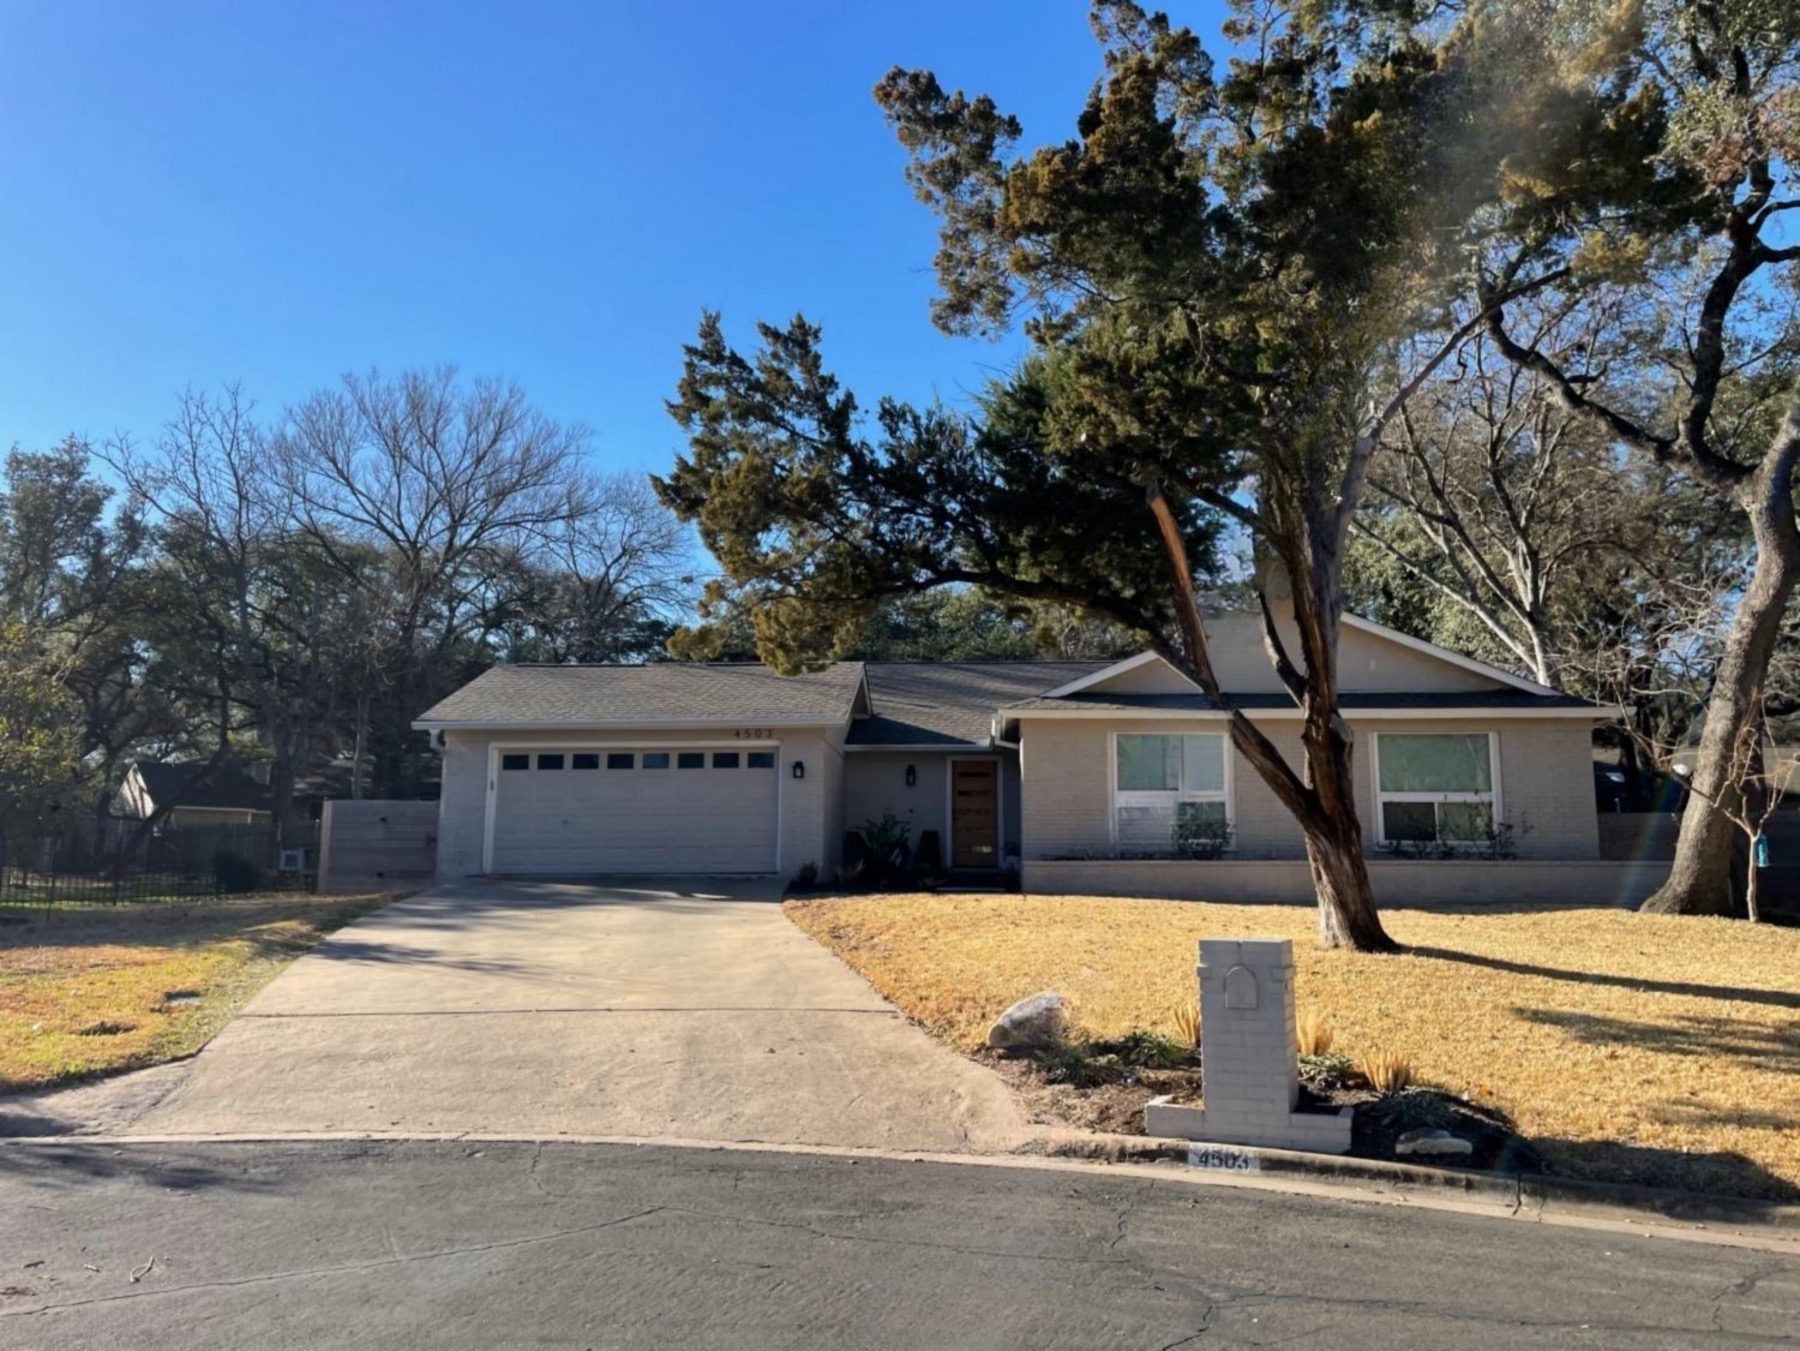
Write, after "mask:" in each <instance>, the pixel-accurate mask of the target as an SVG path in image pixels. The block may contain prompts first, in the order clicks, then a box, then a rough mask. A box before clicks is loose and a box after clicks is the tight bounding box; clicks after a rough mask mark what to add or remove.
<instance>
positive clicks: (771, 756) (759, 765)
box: [744, 751, 775, 769]
mask: <svg viewBox="0 0 1800 1351" xmlns="http://www.w3.org/2000/svg"><path fill="white" fill-rule="evenodd" d="M744 763H745V764H746V765H748V766H749V767H750V768H751V769H773V768H775V752H774V751H751V752H750V754H748V755H746V756H745V757H744Z"/></svg>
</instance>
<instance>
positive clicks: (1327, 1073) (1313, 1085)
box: [1299, 1055, 1356, 1093]
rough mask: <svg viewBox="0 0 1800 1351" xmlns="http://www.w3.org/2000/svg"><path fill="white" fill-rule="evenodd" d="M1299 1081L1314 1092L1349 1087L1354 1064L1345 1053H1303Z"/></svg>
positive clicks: (1354, 1071) (1329, 1091) (1354, 1067)
mask: <svg viewBox="0 0 1800 1351" xmlns="http://www.w3.org/2000/svg"><path fill="white" fill-rule="evenodd" d="M1299 1069H1300V1082H1301V1083H1303V1084H1305V1085H1306V1086H1307V1087H1308V1088H1310V1089H1312V1091H1313V1092H1315V1093H1333V1092H1336V1091H1337V1090H1338V1089H1340V1088H1348V1087H1350V1081H1351V1079H1352V1078H1353V1077H1354V1076H1355V1073H1356V1065H1355V1062H1353V1061H1352V1060H1351V1059H1350V1057H1349V1056H1347V1055H1303V1056H1301V1057H1300V1065H1299Z"/></svg>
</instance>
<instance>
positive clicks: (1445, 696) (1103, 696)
mask: <svg viewBox="0 0 1800 1351" xmlns="http://www.w3.org/2000/svg"><path fill="white" fill-rule="evenodd" d="M1225 697H1226V699H1227V700H1229V701H1230V703H1231V704H1232V705H1234V706H1236V707H1238V708H1241V709H1243V710H1244V711H1245V712H1248V713H1256V712H1282V711H1286V712H1295V713H1297V712H1298V711H1299V708H1298V706H1297V705H1296V704H1295V703H1294V701H1293V700H1292V699H1290V698H1289V697H1288V696H1287V695H1285V694H1269V693H1254V694H1227V695H1226V696H1225ZM1338 707H1339V708H1340V709H1342V710H1343V711H1344V712H1345V713H1349V714H1353V715H1354V714H1356V713H1358V712H1363V713H1370V712H1385V711H1395V712H1406V713H1431V712H1434V711H1442V712H1445V713H1463V712H1467V711H1471V710H1480V711H1483V712H1501V713H1504V712H1521V713H1544V712H1550V711H1553V710H1557V711H1561V710H1576V711H1583V712H1589V713H1593V714H1595V715H1597V716H1602V717H1604V716H1610V714H1611V710H1610V709H1604V708H1601V707H1600V706H1599V705H1597V704H1593V703H1589V702H1588V701H1587V700H1586V699H1579V698H1577V697H1576V696H1574V695H1572V694H1531V693H1528V692H1527V691H1525V690H1511V689H1508V690H1460V691H1449V692H1433V693H1430V694H1425V693H1414V692H1408V691H1395V692H1393V693H1360V694H1357V693H1340V694H1339V695H1338ZM1001 711H1002V712H1003V713H1005V714H1006V715H1007V716H1008V717H1017V716H1019V715H1020V714H1026V715H1029V714H1032V713H1045V712H1056V713H1070V712H1085V713H1156V712H1164V713H1217V712H1220V711H1221V705H1219V704H1216V703H1214V702H1213V701H1212V700H1211V699H1209V698H1207V697H1206V696H1205V695H1204V694H1108V693H1106V692H1104V691H1098V690H1093V691H1090V690H1084V691H1081V692H1080V693H1076V694H1065V695H1059V696H1057V697H1056V698H1048V697H1038V698H1033V699H1021V700H1016V701H1014V702H1013V703H1011V704H1008V705H1006V707H1005V708H1003V709H1002V710H1001Z"/></svg>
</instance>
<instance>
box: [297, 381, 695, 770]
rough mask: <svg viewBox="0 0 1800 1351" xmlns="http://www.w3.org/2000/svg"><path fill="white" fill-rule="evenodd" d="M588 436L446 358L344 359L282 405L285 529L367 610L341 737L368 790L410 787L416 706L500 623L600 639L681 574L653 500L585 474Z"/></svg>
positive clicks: (456, 676)
mask: <svg viewBox="0 0 1800 1351" xmlns="http://www.w3.org/2000/svg"><path fill="white" fill-rule="evenodd" d="M588 441H589V434H588V432H587V430H586V429H585V428H582V427H580V426H571V425H565V424H562V423H560V422H558V421H556V420H555V419H554V418H551V417H550V416H548V415H547V414H546V413H544V412H542V411H541V410H539V409H537V408H535V407H533V406H532V404H531V403H530V401H529V399H528V398H527V397H526V395H525V392H524V390H523V389H521V388H520V387H519V386H517V385H516V384H511V383H508V382H506V381H501V380H491V379H477V380H464V379H463V378H461V377H460V376H459V375H458V374H457V372H456V371H455V370H454V369H451V368H447V367H446V368H441V369H438V370H432V371H405V372H402V373H401V374H399V375H398V376H393V377H387V376H383V375H381V374H380V373H378V372H375V373H370V374H369V375H366V376H358V375H349V376H346V377H344V379H343V380H342V381H341V383H340V384H339V386H338V387H337V388H335V389H326V390H321V391H319V392H318V393H315V394H313V395H311V396H309V397H308V398H306V399H305V400H303V401H302V402H301V403H300V404H299V405H297V406H296V407H295V408H293V409H291V410H290V411H289V413H288V415H287V418H286V419H285V422H284V425H283V427H282V429H281V431H280V432H279V434H278V436H277V437H276V438H275V440H274V443H273V454H274V458H275V460H276V462H277V466H278V468H279V471H280V475H281V482H282V484H283V486H284V488H285V490H286V491H287V493H288V494H289V495H290V497H291V501H292V503H293V510H294V513H295V519H296V524H297V528H298V529H299V530H301V531H302V532H303V533H304V535H305V536H306V537H307V538H308V539H309V540H310V541H311V543H312V545H313V546H314V547H315V548H316V549H317V550H318V551H319V553H320V554H321V555H322V556H323V557H324V558H325V559H326V560H327V561H328V562H329V563H330V564H331V565H332V566H333V567H334V568H335V569H336V570H337V572H338V574H339V576H340V577H341V578H342V580H343V583H344V584H345V585H347V586H349V587H351V588H353V589H354V590H355V591H356V592H357V594H358V595H359V596H360V597H361V598H362V602H363V604H364V606H365V608H366V609H367V610H368V612H369V613H370V615H371V616H372V622H371V624H370V625H369V627H368V630H367V633H366V636H365V640H364V644H363V647H362V651H361V659H362V661H363V663H364V678H363V680H362V683H361V691H362V693H361V697H360V699H359V701H358V707H357V711H356V714H355V722H356V731H355V737H354V740H355V744H356V746H357V747H358V748H359V753H358V755H357V763H358V764H359V765H360V764H361V759H362V757H361V754H360V748H361V747H363V746H365V745H366V746H368V747H369V749H370V756H371V759H372V773H373V778H374V781H375V783H376V785H377V787H378V790H379V791H383V792H395V793H401V794H405V793H410V792H413V791H416V790H417V789H418V787H419V786H420V782H421V780H422V778H423V776H424V774H425V772H426V762H427V759H428V757H427V755H426V754H425V751H424V747H423V745H422V744H421V742H420V740H419V738H418V737H417V735H416V734H415V733H413V731H412V730H411V724H412V719H413V718H414V717H416V716H417V715H418V713H419V711H420V710H421V709H423V708H425V707H427V706H428V705H430V704H431V703H432V702H434V701H435V700H436V699H438V698H441V697H443V695H445V694H447V693H449V692H450V690H452V689H454V688H456V687H457V686H458V685H460V684H462V683H464V682H466V681H468V680H470V679H472V678H473V677H474V676H476V675H478V674H479V673H480V672H481V671H482V670H484V669H486V667H487V666H488V665H489V664H491V662H492V660H493V651H492V648H491V647H490V641H495V640H497V641H500V642H502V643H504V642H505V641H507V639H506V634H507V633H508V631H509V627H510V630H511V631H512V632H513V633H514V634H516V635H517V636H518V637H519V640H520V642H521V643H522V644H524V645H525V646H524V650H525V651H528V652H531V653H533V654H536V655H543V656H546V657H549V658H551V659H556V660H561V659H565V658H567V657H569V656H573V655H577V654H578V653H581V652H596V651H601V650H605V648H606V647H607V646H608V645H610V644H611V643H612V642H613V641H614V638H615V637H616V636H617V634H616V633H615V634H611V635H609V634H608V633H606V632H604V631H603V630H604V629H605V628H606V626H608V625H616V624H618V623H619V622H620V621H621V620H623V621H624V628H625V629H626V630H629V629H630V628H631V626H632V625H633V624H635V623H637V622H638V621H639V620H640V619H642V618H644V616H646V615H648V614H649V612H650V611H651V610H653V609H655V608H657V607H658V606H660V605H661V604H663V602H664V600H665V599H666V598H667V597H668V596H670V595H672V594H673V591H674V589H676V588H678V585H679V583H678V580H677V579H676V578H675V577H672V576H671V572H672V569H673V565H674V561H675V535H674V533H673V529H672V525H671V523H669V522H668V520H667V517H666V514H665V513H663V511H662V509H661V508H660V507H657V506H655V504H653V503H646V502H643V501H641V500H634V499H632V498H631V496H630V494H629V492H628V491H627V487H628V485H623V484H621V483H619V482H617V481H605V480H602V479H601V478H600V477H599V476H597V475H596V474H595V473H594V472H593V470H592V469H591V468H590V467H589V465H588V463H587V447H588ZM639 497H640V498H641V493H640V494H639ZM371 556H372V557H374V558H375V559H377V560H378V566H374V567H371V566H370V563H369V559H370V557H371ZM522 606H523V607H526V608H528V609H530V610H531V611H532V613H526V610H525V609H522V608H521V607H522ZM621 607H622V608H621ZM622 631H623V630H621V631H620V632H622ZM648 636H649V635H648V634H647V633H646V634H638V635H633V636H628V637H627V641H629V642H636V641H641V640H642V639H644V638H647V637H648ZM359 782H360V780H359Z"/></svg>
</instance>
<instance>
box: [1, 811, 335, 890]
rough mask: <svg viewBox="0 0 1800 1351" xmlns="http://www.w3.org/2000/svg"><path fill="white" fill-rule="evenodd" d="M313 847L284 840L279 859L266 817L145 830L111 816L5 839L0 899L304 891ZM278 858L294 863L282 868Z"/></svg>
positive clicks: (304, 839) (307, 839)
mask: <svg viewBox="0 0 1800 1351" xmlns="http://www.w3.org/2000/svg"><path fill="white" fill-rule="evenodd" d="M289 833H290V835H292V834H293V833H294V832H292V831H290V832H289ZM311 845H312V841H311V838H310V836H302V837H301V838H300V839H297V840H295V839H290V840H289V841H288V842H287V847H288V850H290V851H297V852H292V853H290V854H289V856H288V857H287V858H286V859H285V860H284V858H283V850H282V848H281V842H280V841H279V840H278V839H277V836H276V833H275V828H274V826H273V824H272V823H269V822H263V823H259V824H255V825H220V826H195V825H184V826H173V825H167V824H163V825H158V826H154V827H149V828H145V827H144V826H143V824H142V823H141V822H138V821H129V820H110V821H107V822H105V823H102V824H100V825H98V826H87V827H84V828H80V829H76V830H69V831H64V832H62V833H59V834H55V835H45V836H41V837H38V838H35V839H26V840H12V841H8V846H9V847H8V848H7V851H6V854H5V856H4V858H3V859H0V902H13V903H19V902H25V903H34V904H45V905H51V904H57V903H60V902H70V901H85V902H92V903H99V904H123V903H127V902H134V901H182V900H192V899H195V898H203V897H212V896H222V895H233V894H242V893H246V892H252V891H276V890H288V889H296V890H297V889H303V888H306V887H308V886H309V885H310V883H311V876H310V873H309V871H308V869H307V867H306V860H309V859H311V858H312V857H313V856H314V850H313V849H312V847H311ZM284 861H285V862H286V863H288V864H290V865H292V866H290V867H289V868H285V869H284V868H283V866H282V864H283V863H284Z"/></svg>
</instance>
